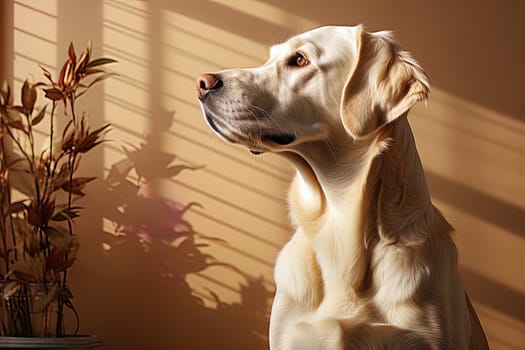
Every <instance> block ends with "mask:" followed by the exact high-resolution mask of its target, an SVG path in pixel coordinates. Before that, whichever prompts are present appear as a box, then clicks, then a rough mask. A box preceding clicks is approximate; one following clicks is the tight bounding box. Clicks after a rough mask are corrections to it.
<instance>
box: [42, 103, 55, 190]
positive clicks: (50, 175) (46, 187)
mask: <svg viewBox="0 0 525 350" xmlns="http://www.w3.org/2000/svg"><path fill="white" fill-rule="evenodd" d="M56 105H57V104H56V102H55V101H53V107H52V108H51V119H50V121H49V124H50V126H49V139H50V140H49V159H48V161H47V163H46V173H47V174H46V175H47V176H46V181H45V184H44V198H47V196H48V195H49V194H48V190H49V182H50V181H52V180H53V176H54V171H52V170H51V164H52V163H53V138H54V123H53V122H54V119H55V109H56ZM53 169H56V165H54V167H53Z"/></svg>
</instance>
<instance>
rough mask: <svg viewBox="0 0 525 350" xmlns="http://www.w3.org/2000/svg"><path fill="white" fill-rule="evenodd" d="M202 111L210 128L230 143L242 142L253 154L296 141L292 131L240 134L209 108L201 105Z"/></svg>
mask: <svg viewBox="0 0 525 350" xmlns="http://www.w3.org/2000/svg"><path fill="white" fill-rule="evenodd" d="M203 107H204V108H203V112H204V117H205V119H206V122H207V123H208V125H209V126H210V128H211V129H212V130H213V131H214V132H215V133H216V134H218V135H219V136H220V137H222V138H223V139H224V140H226V141H228V142H230V143H240V144H244V145H245V146H247V147H248V148H249V149H250V152H251V153H253V154H261V153H264V152H266V151H269V150H272V149H273V148H274V147H275V146H287V145H290V144H292V143H293V142H294V141H296V139H297V136H296V135H295V134H292V133H287V132H279V133H264V132H263V133H261V132H260V131H259V133H257V134H254V135H251V136H249V135H246V134H245V135H240V134H238V133H236V132H234V131H233V130H232V128H231V127H228V125H226V122H224V121H223V120H222V118H219V117H217V116H216V115H215V114H214V113H213V112H212V111H211V110H209V109H208V108H207V107H206V106H204V105H203Z"/></svg>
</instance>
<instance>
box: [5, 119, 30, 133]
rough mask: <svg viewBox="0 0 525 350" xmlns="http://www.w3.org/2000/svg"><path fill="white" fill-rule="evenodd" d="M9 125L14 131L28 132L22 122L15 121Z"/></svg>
mask: <svg viewBox="0 0 525 350" xmlns="http://www.w3.org/2000/svg"><path fill="white" fill-rule="evenodd" d="M8 125H9V126H10V127H12V128H14V129H18V130H22V131H23V132H26V128H25V125H24V123H23V122H22V121H21V120H15V121H12V122H9V124H8Z"/></svg>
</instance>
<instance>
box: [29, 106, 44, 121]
mask: <svg viewBox="0 0 525 350" xmlns="http://www.w3.org/2000/svg"><path fill="white" fill-rule="evenodd" d="M46 108H47V105H45V106H44V108H42V109H41V110H40V112H38V114H37V115H36V117H34V118H33V119H32V120H31V125H37V124H38V123H40V122H41V121H42V120H43V119H44V117H45V115H46Z"/></svg>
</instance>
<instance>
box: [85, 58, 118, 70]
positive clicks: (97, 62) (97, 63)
mask: <svg viewBox="0 0 525 350" xmlns="http://www.w3.org/2000/svg"><path fill="white" fill-rule="evenodd" d="M115 62H117V60H114V59H112V58H104V57H102V58H97V59H94V60H93V61H91V62H89V63H88V64H87V65H86V68H93V67H96V66H102V65H104V64H109V63H115Z"/></svg>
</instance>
